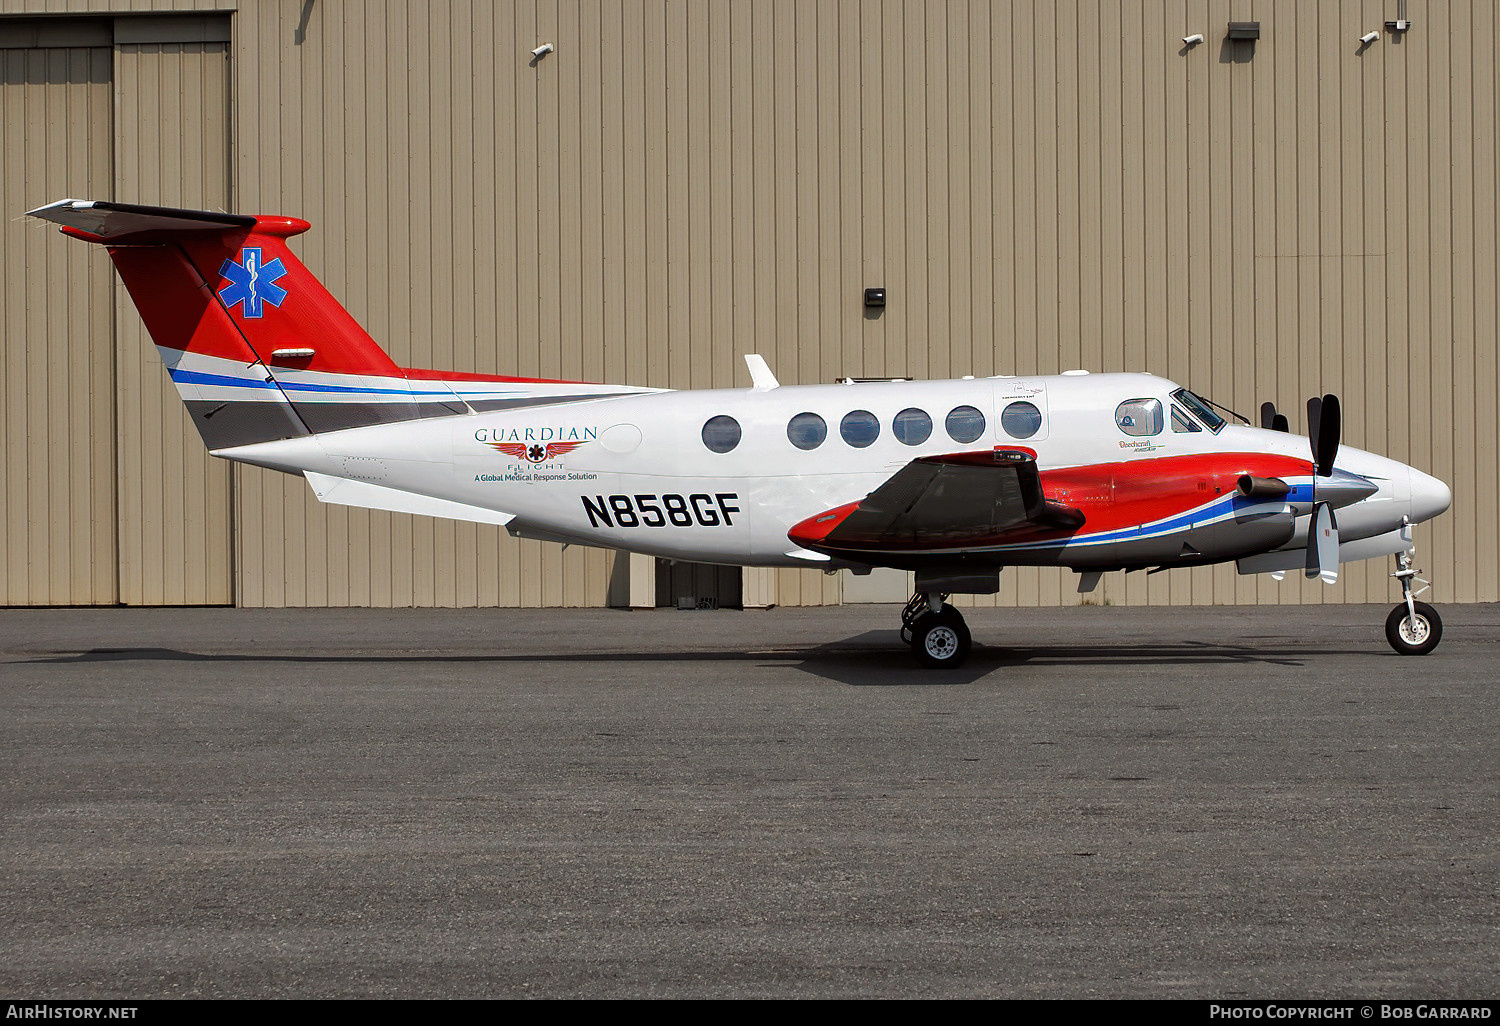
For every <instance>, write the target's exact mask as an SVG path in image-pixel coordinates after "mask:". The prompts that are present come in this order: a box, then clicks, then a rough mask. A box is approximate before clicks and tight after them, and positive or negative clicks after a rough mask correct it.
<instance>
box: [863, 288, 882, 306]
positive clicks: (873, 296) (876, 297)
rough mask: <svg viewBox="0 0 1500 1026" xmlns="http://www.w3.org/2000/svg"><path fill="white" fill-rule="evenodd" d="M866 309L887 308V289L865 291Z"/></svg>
mask: <svg viewBox="0 0 1500 1026" xmlns="http://www.w3.org/2000/svg"><path fill="white" fill-rule="evenodd" d="M865 306H866V308H872V307H882V306H885V289H865Z"/></svg>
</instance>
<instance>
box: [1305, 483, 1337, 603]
mask: <svg viewBox="0 0 1500 1026" xmlns="http://www.w3.org/2000/svg"><path fill="white" fill-rule="evenodd" d="M1307 577H1308V579H1309V580H1311V579H1312V578H1314V577H1321V578H1322V579H1323V583H1324V584H1335V583H1337V581H1338V579H1339V522H1338V518H1337V517H1335V516H1334V515H1333V507H1332V506H1329V505H1328V503H1326V502H1320V503H1318V504H1317V505H1316V506H1314V507H1313V514H1312V523H1311V525H1309V527H1308V529H1307Z"/></svg>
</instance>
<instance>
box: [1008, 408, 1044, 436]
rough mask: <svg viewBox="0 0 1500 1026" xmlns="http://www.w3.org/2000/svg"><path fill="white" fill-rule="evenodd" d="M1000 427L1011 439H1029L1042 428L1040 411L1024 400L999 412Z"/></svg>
mask: <svg viewBox="0 0 1500 1026" xmlns="http://www.w3.org/2000/svg"><path fill="white" fill-rule="evenodd" d="M1000 426H1001V427H1003V428H1004V429H1005V433H1006V434H1007V435H1010V437H1012V438H1030V437H1031V436H1032V435H1034V434H1036V433H1037V431H1038V430H1040V429H1041V426H1042V411H1041V410H1039V409H1037V408H1036V405H1035V404H1034V403H1028V402H1026V401H1025V400H1024V399H1023V400H1020V401H1019V402H1014V403H1011V404H1010V405H1009V406H1007V407H1006V408H1005V409H1003V410H1001V411H1000Z"/></svg>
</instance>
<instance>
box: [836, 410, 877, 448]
mask: <svg viewBox="0 0 1500 1026" xmlns="http://www.w3.org/2000/svg"><path fill="white" fill-rule="evenodd" d="M839 434H840V435H842V436H843V437H844V441H846V442H848V443H849V444H850V445H852V446H854V447H855V448H856V449H863V448H864V447H865V446H867V445H869V444H870V443H871V442H873V441H875V439H877V438H879V437H880V421H878V420H876V419H875V414H873V413H871V412H870V411H869V410H855V411H854V412H853V413H846V414H844V419H843V420H842V421H840V422H839Z"/></svg>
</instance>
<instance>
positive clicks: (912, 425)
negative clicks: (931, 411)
mask: <svg viewBox="0 0 1500 1026" xmlns="http://www.w3.org/2000/svg"><path fill="white" fill-rule="evenodd" d="M891 433H892V434H894V435H895V436H896V440H897V441H899V442H900V443H901V444H902V445H921V444H922V443H923V442H925V441H927V439H928V437H929V436H930V435H931V434H932V418H931V417H929V416H927V414H926V413H924V412H922V411H921V410H919V409H916V408H915V407H913V408H911V409H908V410H902V411H901V412H900V413H898V414H896V419H895V420H893V421H892V422H891Z"/></svg>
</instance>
